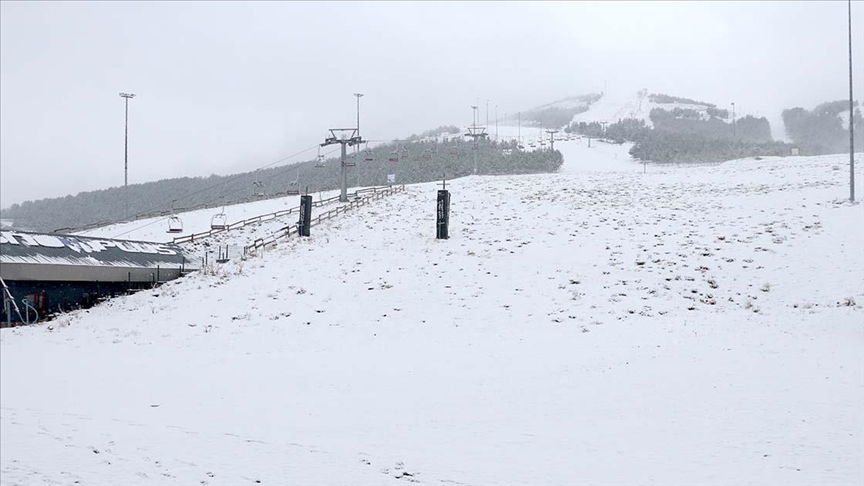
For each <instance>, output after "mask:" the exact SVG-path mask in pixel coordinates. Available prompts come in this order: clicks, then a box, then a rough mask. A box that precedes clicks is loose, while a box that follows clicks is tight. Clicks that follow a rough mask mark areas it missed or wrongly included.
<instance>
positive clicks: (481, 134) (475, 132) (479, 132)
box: [465, 105, 486, 175]
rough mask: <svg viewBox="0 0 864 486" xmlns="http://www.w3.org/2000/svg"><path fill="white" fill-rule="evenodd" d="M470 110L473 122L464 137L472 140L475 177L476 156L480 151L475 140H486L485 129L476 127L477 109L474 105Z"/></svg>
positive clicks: (475, 173) (475, 172)
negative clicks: (472, 114) (471, 110)
mask: <svg viewBox="0 0 864 486" xmlns="http://www.w3.org/2000/svg"><path fill="white" fill-rule="evenodd" d="M471 108H472V109H473V112H474V122H473V123H472V124H471V126H470V127H468V133H466V134H465V136H466V137H471V138H472V139H473V140H474V150H473V151H474V175H477V155H478V152H479V151H480V148H479V145H478V143H477V139H478V138H486V127H478V126H477V118H478V117H479V113H478V107H477V106H476V105H472V106H471Z"/></svg>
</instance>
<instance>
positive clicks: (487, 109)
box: [486, 100, 489, 128]
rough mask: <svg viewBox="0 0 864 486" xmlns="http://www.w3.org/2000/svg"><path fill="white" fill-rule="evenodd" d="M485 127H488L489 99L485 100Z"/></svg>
mask: <svg viewBox="0 0 864 486" xmlns="http://www.w3.org/2000/svg"><path fill="white" fill-rule="evenodd" d="M486 128H489V100H486Z"/></svg>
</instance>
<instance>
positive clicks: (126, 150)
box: [120, 93, 135, 221]
mask: <svg viewBox="0 0 864 486" xmlns="http://www.w3.org/2000/svg"><path fill="white" fill-rule="evenodd" d="M120 96H121V97H123V98H126V124H125V128H124V134H123V196H124V199H126V217H125V220H126V221H128V220H129V98H134V97H135V95H134V94H132V93H120Z"/></svg>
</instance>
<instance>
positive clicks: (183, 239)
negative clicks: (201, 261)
mask: <svg viewBox="0 0 864 486" xmlns="http://www.w3.org/2000/svg"><path fill="white" fill-rule="evenodd" d="M387 189H389V186H381V187H369V188H366V189H359V190H357V191H354V192H349V193H348V196H349V197H354V198H357V197H362V195H363V194H367V193H370V192H371V193H373V194H374V193H377V192H379V191H383V190H387ZM338 200H339V196H333V197H330V198H327V199H321V200H319V201H313V202H312V207H320V206H326V205H328V204H330V203H333V202H336V201H338ZM298 211H300V206H299V205H298V206H297V207H293V208H291V209H283V210H281V211H276V212H273V213H267V214H261V215H258V216H253V217H251V218H247V219H244V220H241V221H236V222H234V223H231V224H229V225H228V226H226V227H225V228H220V229H210V230H207V231H202V232H201V233H193V234H191V235H183V236H178V237H177V238H174V240H173V243H177V244H181V243H189V242H192V241H197V240H202V239H204V238H209V237H211V236H213V235H216V234H219V233H222V232H225V231H231V230H235V229H238V228H242V227H244V226H248V225H250V224H258V223H263V222H265V221H270V220H272V219H276V218H280V217H282V216H288V215H289V214H292V213H295V212H298Z"/></svg>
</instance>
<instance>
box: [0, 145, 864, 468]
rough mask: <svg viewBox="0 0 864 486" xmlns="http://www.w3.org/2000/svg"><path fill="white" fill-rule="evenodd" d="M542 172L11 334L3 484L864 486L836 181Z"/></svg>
mask: <svg viewBox="0 0 864 486" xmlns="http://www.w3.org/2000/svg"><path fill="white" fill-rule="evenodd" d="M556 147H559V148H561V150H562V152H564V154H565V166H564V168H563V170H562V171H561V172H560V173H558V174H544V175H531V176H494V177H491V176H490V177H483V176H480V177H476V176H472V177H467V178H463V179H458V180H454V181H450V182H448V187H449V188H450V189H451V191H452V214H451V228H450V234H451V238H450V239H449V240H446V241H437V240H435V239H434V234H435V231H434V229H435V226H434V225H435V219H434V218H435V193H436V190H437V189H438V186H437V185H436V184H433V183H429V184H419V185H414V186H408V188H407V191H406V192H405V193H400V194H397V195H394V196H392V197H388V198H384V199H382V200H380V201H377V202H376V203H374V204H371V205H369V206H365V207H363V208H360V209H358V210H357V211H356V212H354V213H348V214H346V215H345V216H344V217H341V218H340V219H337V220H334V221H332V222H330V223H326V224H322V225H320V226H316V227H315V228H313V233H312V237H311V238H308V239H290V240H285V241H284V242H282V243H279V244H278V245H277V246H276V247H275V248H274V249H272V250H270V249H268V251H267V252H265V253H264V254H263V256H261V257H256V258H252V259H249V260H246V261H240V260H236V259H235V260H232V261H231V262H229V263H227V264H225V265H222V266H216V267H214V268H212V269H208V270H207V271H205V272H201V273H198V274H195V275H191V276H189V277H187V278H184V279H180V280H177V281H173V282H170V283H167V284H165V285H163V286H161V287H160V288H158V289H154V290H151V291H143V292H140V293H137V294H135V295H131V296H126V297H122V298H118V299H114V300H112V301H110V302H107V303H105V304H102V305H100V306H97V307H95V308H92V309H90V310H89V311H80V312H76V313H73V314H70V315H67V316H64V317H62V318H60V319H57V320H55V321H53V322H51V323H48V324H41V325H36V326H32V327H20V328H13V329H4V330H3V331H2V332H0V450H2V455H0V478H2V482H3V484H16V485H18V484H20V485H31V484H81V485H86V484H91V485H102V484H128V485H135V484H140V485H161V484H165V485H175V484H183V485H186V484H196V485H223V484H224V485H238V484H250V485H254V484H263V485H267V484H304V485H316V484H328V485H335V484H352V485H385V484H393V485H398V484H406V483H416V484H427V485H529V484H530V485H538V484H567V485H597V484H657V485H693V484H699V485H729V484H759V485H765V484H814V485H816V484H818V485H849V484H861V483H862V482H864V462H862V460H861V458H862V457H864V347H862V344H864V326H862V323H864V308H862V304H864V252H862V251H861V248H862V246H864V206H862V205H861V204H849V203H848V202H846V201H845V198H846V197H847V195H848V189H847V186H846V183H847V177H848V166H847V165H846V162H845V160H846V159H844V157H843V156H823V157H789V158H783V159H781V158H766V159H763V160H759V161H756V160H752V159H747V160H740V161H733V162H728V163H725V164H722V165H720V166H716V167H693V168H678V169H676V168H663V169H661V168H657V167H654V166H651V165H649V166H648V167H647V169H648V171H647V173H642V171H643V167H642V166H641V165H640V164H637V163H635V162H633V161H632V160H629V159H627V158H625V157H624V156H623V154H624V153H626V148H627V147H626V146H614V145H606V144H597V145H595V144H592V147H591V148H590V149H589V148H588V147H587V143H586V141H584V140H580V141H572V142H565V143H563V144H561V146H559V144H556ZM622 151H623V152H622ZM858 167H859V168H860V167H861V163H860V162H859V164H858ZM858 180H862V174H861V171H859V173H858ZM860 193H861V191H860V188H859V194H860Z"/></svg>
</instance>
